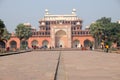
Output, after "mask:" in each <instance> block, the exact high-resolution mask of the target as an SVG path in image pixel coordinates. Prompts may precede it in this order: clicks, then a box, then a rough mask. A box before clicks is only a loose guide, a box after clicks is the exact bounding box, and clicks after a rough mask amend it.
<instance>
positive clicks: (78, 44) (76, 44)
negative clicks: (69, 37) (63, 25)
mask: <svg viewBox="0 0 120 80" xmlns="http://www.w3.org/2000/svg"><path fill="white" fill-rule="evenodd" d="M80 47H81V45H80V41H79V40H74V41H73V48H80Z"/></svg>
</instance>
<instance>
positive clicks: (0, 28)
mask: <svg viewBox="0 0 120 80" xmlns="http://www.w3.org/2000/svg"><path fill="white" fill-rule="evenodd" d="M4 28H5V24H4V22H3V21H2V20H1V19H0V40H1V37H2V36H3V32H4Z"/></svg>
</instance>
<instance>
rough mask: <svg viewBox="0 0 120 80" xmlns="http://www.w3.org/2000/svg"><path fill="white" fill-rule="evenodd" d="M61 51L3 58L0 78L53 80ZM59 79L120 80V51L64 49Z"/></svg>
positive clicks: (10, 79) (0, 63) (3, 79)
mask: <svg viewBox="0 0 120 80" xmlns="http://www.w3.org/2000/svg"><path fill="white" fill-rule="evenodd" d="M58 56H59V51H41V52H40V51H38V52H37V51H36V52H35V51H34V52H29V53H23V54H17V55H10V56H4V57H0V80H54V74H55V70H56V65H57V62H58ZM57 80H120V54H115V53H103V52H95V51H61V59H60V65H59V68H58V76H57Z"/></svg>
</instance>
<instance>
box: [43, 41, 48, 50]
mask: <svg viewBox="0 0 120 80" xmlns="http://www.w3.org/2000/svg"><path fill="white" fill-rule="evenodd" d="M48 44H49V42H48V41H47V40H44V41H43V42H42V46H43V47H45V48H48Z"/></svg>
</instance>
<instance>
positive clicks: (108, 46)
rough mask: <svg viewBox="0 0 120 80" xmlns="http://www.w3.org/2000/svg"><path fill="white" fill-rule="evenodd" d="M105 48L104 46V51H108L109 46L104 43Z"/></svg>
mask: <svg viewBox="0 0 120 80" xmlns="http://www.w3.org/2000/svg"><path fill="white" fill-rule="evenodd" d="M105 48H106V52H107V53H108V48H109V46H108V45H106V46H105Z"/></svg>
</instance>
